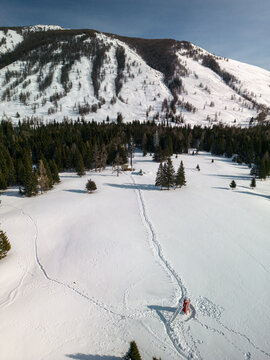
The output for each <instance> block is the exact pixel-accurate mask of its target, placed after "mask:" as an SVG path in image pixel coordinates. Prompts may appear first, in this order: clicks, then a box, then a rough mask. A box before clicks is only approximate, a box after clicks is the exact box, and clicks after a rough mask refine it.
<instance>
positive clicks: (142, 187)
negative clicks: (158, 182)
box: [105, 183, 159, 191]
mask: <svg viewBox="0 0 270 360" xmlns="http://www.w3.org/2000/svg"><path fill="white" fill-rule="evenodd" d="M105 185H108V186H111V187H115V188H118V189H132V190H136V189H139V190H148V191H157V190H159V188H158V187H157V186H155V185H150V184H136V185H134V184H129V183H127V184H111V183H107V184H105Z"/></svg>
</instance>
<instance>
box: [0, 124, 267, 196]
mask: <svg viewBox="0 0 270 360" xmlns="http://www.w3.org/2000/svg"><path fill="white" fill-rule="evenodd" d="M131 139H132V142H133V144H134V146H135V147H137V148H140V149H142V151H143V153H144V155H146V154H147V153H150V154H152V155H153V160H154V161H157V162H164V161H167V159H168V158H169V157H170V156H172V154H181V153H187V152H188V149H189V148H197V149H198V150H204V151H208V152H211V153H212V154H216V155H225V156H227V157H232V156H233V155H235V157H234V160H235V161H237V162H238V163H246V164H248V165H249V166H250V168H251V172H252V174H253V175H254V176H255V177H257V178H261V179H265V178H266V177H267V176H268V175H269V174H270V166H269V154H270V125H269V124H266V125H258V126H254V127H249V128H245V129H241V128H237V127H227V126H221V125H220V126H214V127H212V128H203V127H199V126H194V127H193V128H191V127H190V126H186V125H185V126H182V127H170V126H164V125H157V124H156V123H155V122H153V121H148V122H144V123H140V122H139V121H134V122H132V123H126V124H125V123H123V122H122V121H118V123H107V122H105V121H104V122H103V123H96V122H94V121H93V122H85V121H83V120H80V119H78V120H77V121H76V122H72V121H70V120H68V119H65V121H63V122H61V123H57V122H53V123H49V124H46V125H45V124H43V123H39V122H36V121H33V120H30V121H25V122H20V121H19V123H18V125H16V126H13V125H12V124H11V123H10V122H8V121H2V122H1V123H0V189H6V188H7V187H8V186H12V185H19V186H21V187H22V190H23V191H25V194H26V195H34V194H35V193H36V191H37V186H39V188H40V191H47V190H49V189H51V188H52V186H53V185H54V184H55V183H57V182H58V181H59V175H58V173H59V172H62V171H77V173H78V175H80V176H81V175H83V174H84V173H85V170H91V169H94V170H95V171H102V170H103V169H105V168H106V166H108V165H111V166H117V167H119V166H121V165H123V164H126V163H127V161H128V155H129V149H130V146H129V144H130V141H131ZM165 187H166V186H165Z"/></svg>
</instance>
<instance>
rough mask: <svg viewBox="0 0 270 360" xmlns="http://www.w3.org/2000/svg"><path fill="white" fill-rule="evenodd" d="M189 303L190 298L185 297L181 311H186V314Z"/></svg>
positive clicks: (188, 309)
mask: <svg viewBox="0 0 270 360" xmlns="http://www.w3.org/2000/svg"><path fill="white" fill-rule="evenodd" d="M189 305H190V299H188V300H187V299H184V303H183V309H182V311H184V313H186V315H187V312H188V311H189V312H190V308H189Z"/></svg>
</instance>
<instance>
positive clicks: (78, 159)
mask: <svg viewBox="0 0 270 360" xmlns="http://www.w3.org/2000/svg"><path fill="white" fill-rule="evenodd" d="M74 160H75V170H76V171H77V175H79V176H83V175H85V169H84V163H83V158H82V155H81V153H80V151H79V150H78V149H77V151H76V153H75V159H74Z"/></svg>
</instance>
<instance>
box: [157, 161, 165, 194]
mask: <svg viewBox="0 0 270 360" xmlns="http://www.w3.org/2000/svg"><path fill="white" fill-rule="evenodd" d="M163 184H164V173H163V165H162V163H160V164H159V167H158V171H157V175H156V181H155V186H160V188H161V189H162V187H163Z"/></svg>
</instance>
